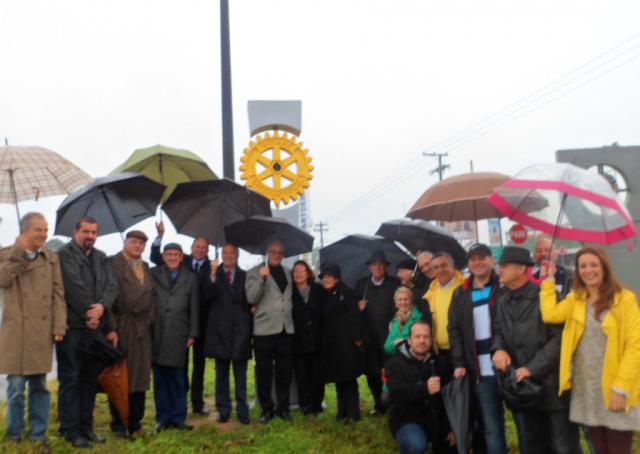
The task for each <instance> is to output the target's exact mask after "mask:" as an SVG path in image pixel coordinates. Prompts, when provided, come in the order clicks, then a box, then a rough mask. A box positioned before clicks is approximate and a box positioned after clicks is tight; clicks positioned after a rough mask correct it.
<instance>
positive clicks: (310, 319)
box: [292, 282, 326, 353]
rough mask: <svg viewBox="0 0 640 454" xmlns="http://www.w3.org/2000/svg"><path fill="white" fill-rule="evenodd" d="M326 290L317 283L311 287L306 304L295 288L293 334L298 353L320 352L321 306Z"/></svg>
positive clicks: (293, 297)
mask: <svg viewBox="0 0 640 454" xmlns="http://www.w3.org/2000/svg"><path fill="white" fill-rule="evenodd" d="M325 293H326V292H325V290H324V288H322V286H321V285H320V284H318V283H317V282H314V283H312V284H311V285H310V286H309V300H308V301H307V302H306V303H305V302H304V299H303V298H302V295H300V292H298V287H296V286H295V285H294V286H293V295H292V300H293V309H292V310H293V324H294V327H295V332H294V334H293V340H294V349H295V352H296V353H315V352H319V351H320V305H321V304H322V298H324V297H325Z"/></svg>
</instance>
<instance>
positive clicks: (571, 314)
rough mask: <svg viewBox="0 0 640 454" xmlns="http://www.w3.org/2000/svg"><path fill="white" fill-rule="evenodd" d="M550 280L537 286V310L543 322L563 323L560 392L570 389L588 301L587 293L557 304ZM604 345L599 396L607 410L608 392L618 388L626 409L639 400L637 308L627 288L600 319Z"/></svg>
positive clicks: (639, 314)
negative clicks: (625, 400)
mask: <svg viewBox="0 0 640 454" xmlns="http://www.w3.org/2000/svg"><path fill="white" fill-rule="evenodd" d="M556 302H557V300H556V287H555V282H554V281H553V280H545V281H544V282H543V283H542V285H541V286H540V310H541V312H542V319H543V320H544V321H545V322H546V323H563V322H564V329H563V331H562V347H561V350H560V393H562V392H564V391H566V390H568V389H571V364H572V358H573V353H574V352H575V351H576V348H578V343H579V342H580V338H581V337H582V334H583V333H584V328H585V323H586V315H587V301H586V293H582V294H576V292H571V293H569V294H568V295H567V297H566V298H565V299H564V300H562V301H560V303H558V304H556ZM602 330H603V331H604V334H605V335H606V336H607V346H606V349H605V354H604V364H603V368H602V394H603V397H604V401H605V403H606V405H607V407H609V403H610V399H611V391H612V389H613V388H619V389H621V390H623V391H625V392H626V393H628V395H627V407H633V406H634V405H637V404H638V403H639V401H640V379H638V374H639V373H640V308H639V307H638V300H637V299H636V295H635V294H634V293H633V292H632V291H630V290H627V289H623V290H622V291H620V292H618V293H616V295H615V297H614V302H613V305H612V306H611V309H610V310H609V312H608V313H607V315H606V316H605V317H604V319H603V320H602Z"/></svg>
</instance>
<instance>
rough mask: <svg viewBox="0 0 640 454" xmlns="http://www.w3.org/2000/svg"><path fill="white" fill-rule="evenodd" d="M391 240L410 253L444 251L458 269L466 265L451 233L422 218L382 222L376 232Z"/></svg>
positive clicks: (464, 254) (458, 245) (464, 257)
mask: <svg viewBox="0 0 640 454" xmlns="http://www.w3.org/2000/svg"><path fill="white" fill-rule="evenodd" d="M376 234H377V235H380V236H383V237H385V238H387V239H389V240H392V241H398V242H399V243H402V245H403V246H404V247H406V248H407V249H408V250H409V251H411V253H412V254H415V253H416V252H417V251H419V250H423V251H431V252H446V253H447V254H449V255H450V256H451V257H453V260H454V261H455V263H456V267H458V269H462V268H464V267H466V266H467V259H466V252H465V250H464V249H463V248H462V246H460V243H458V240H456V239H455V238H454V237H453V235H452V234H451V233H450V232H449V231H448V230H445V229H443V228H441V227H438V226H436V225H433V224H431V223H430V222H427V221H423V220H422V219H408V218H404V219H395V220H393V221H387V222H383V223H382V224H381V225H380V228H378V231H377V232H376Z"/></svg>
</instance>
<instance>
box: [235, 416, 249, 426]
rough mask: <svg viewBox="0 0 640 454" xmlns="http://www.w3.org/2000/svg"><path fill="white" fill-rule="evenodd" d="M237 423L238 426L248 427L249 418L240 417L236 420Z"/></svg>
mask: <svg viewBox="0 0 640 454" xmlns="http://www.w3.org/2000/svg"><path fill="white" fill-rule="evenodd" d="M238 422H239V423H240V424H244V425H245V426H246V425H248V424H249V423H250V422H251V421H249V417H248V416H242V417H239V418H238Z"/></svg>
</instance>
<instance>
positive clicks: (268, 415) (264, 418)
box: [260, 411, 275, 424]
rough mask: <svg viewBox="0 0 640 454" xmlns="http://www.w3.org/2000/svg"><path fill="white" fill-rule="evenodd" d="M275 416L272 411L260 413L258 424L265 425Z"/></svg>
mask: <svg viewBox="0 0 640 454" xmlns="http://www.w3.org/2000/svg"><path fill="white" fill-rule="evenodd" d="M274 416H275V415H274V414H273V412H272V411H265V412H263V413H262V415H261V416H260V422H261V423H262V424H266V423H268V422H269V421H271V420H272V419H273V417H274Z"/></svg>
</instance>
